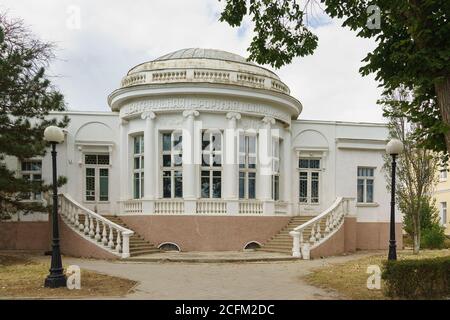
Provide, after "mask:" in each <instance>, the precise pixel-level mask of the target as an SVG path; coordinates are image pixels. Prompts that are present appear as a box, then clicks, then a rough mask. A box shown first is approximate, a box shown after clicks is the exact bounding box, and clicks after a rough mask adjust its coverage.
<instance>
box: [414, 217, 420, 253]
mask: <svg viewBox="0 0 450 320" xmlns="http://www.w3.org/2000/svg"><path fill="white" fill-rule="evenodd" d="M413 240H414V244H413V253H414V254H419V251H420V210H417V211H416V212H414V216H413Z"/></svg>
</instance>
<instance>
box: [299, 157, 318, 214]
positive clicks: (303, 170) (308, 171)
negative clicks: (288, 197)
mask: <svg viewBox="0 0 450 320" xmlns="http://www.w3.org/2000/svg"><path fill="white" fill-rule="evenodd" d="M301 161H308V167H301ZM311 161H319V164H318V167H317V168H316V167H312V166H311ZM297 170H298V180H297V181H298V187H299V189H298V197H297V200H298V202H299V204H300V205H320V203H321V199H322V192H321V186H322V174H321V172H322V158H320V157H299V158H298V166H297ZM302 174H304V175H306V179H303V180H306V196H305V197H301V191H302V190H301V186H300V184H301V183H300V182H301V181H302ZM313 175H316V176H317V179H313ZM313 182H317V197H313V196H312V192H313ZM301 198H306V201H301ZM313 198H314V199H317V201H315V202H313Z"/></svg>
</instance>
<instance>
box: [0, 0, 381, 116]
mask: <svg viewBox="0 0 450 320" xmlns="http://www.w3.org/2000/svg"><path fill="white" fill-rule="evenodd" d="M222 6H223V3H220V2H219V1H218V0H133V1H119V0H94V1H92V0H90V1H88V0H71V1H66V0H39V1H36V0H1V2H0V11H2V12H4V11H5V10H7V11H8V13H9V16H11V17H18V18H21V19H23V20H24V21H25V23H26V24H27V25H29V26H30V28H31V30H32V31H33V32H34V33H35V34H36V35H37V36H38V37H40V38H41V39H42V40H45V41H52V42H54V43H55V44H56V45H57V48H58V49H57V52H56V54H57V57H58V59H57V60H55V61H54V62H53V63H52V67H51V74H52V75H53V76H55V78H54V79H53V81H54V83H55V84H56V85H57V86H58V87H59V88H60V90H61V91H62V92H63V93H64V95H65V96H66V101H67V103H68V107H69V109H71V110H102V111H107V110H109V107H108V104H107V102H106V98H107V96H108V94H109V93H110V92H111V91H113V90H114V89H116V88H117V87H118V85H119V83H120V80H121V78H122V77H123V76H124V75H125V74H126V72H127V71H128V70H129V69H130V68H131V67H133V66H134V65H136V64H139V63H141V62H143V61H147V60H152V59H154V58H157V57H159V56H161V55H163V54H166V53H169V52H171V51H175V50H178V49H182V48H191V47H201V48H214V49H221V50H225V51H230V52H234V53H237V54H240V55H243V56H247V53H246V48H247V47H248V45H249V43H250V40H251V38H252V27H251V23H249V22H248V21H246V22H245V23H244V24H243V26H241V27H240V28H231V27H230V26H228V25H227V24H226V23H221V22H219V21H218V17H219V14H220V12H221V8H222ZM78 13H79V15H78ZM312 24H313V25H314V32H315V33H316V34H317V35H318V37H319V47H318V49H317V50H316V52H315V53H314V55H313V56H309V57H306V58H298V59H296V60H295V61H294V62H293V63H292V64H290V65H288V66H285V67H283V68H281V69H279V70H276V72H277V73H278V75H280V77H281V79H282V80H283V81H284V82H285V83H286V84H287V85H288V86H289V87H290V88H291V93H292V95H294V96H295V97H296V98H297V99H299V100H300V101H301V102H302V103H303V107H304V110H303V113H302V115H301V116H300V117H301V118H303V119H320V120H344V121H363V122H382V121H383V118H382V115H381V114H382V112H381V109H380V107H379V106H378V105H377V104H376V100H377V99H378V98H379V95H380V92H381V90H380V89H379V88H377V83H376V82H375V81H374V77H361V76H360V75H359V73H358V69H359V67H360V66H361V65H362V63H361V60H362V59H363V58H364V57H365V55H366V53H367V52H368V51H370V50H371V49H372V48H373V47H374V42H372V41H371V40H367V39H359V38H356V36H355V34H354V33H353V32H351V31H349V30H347V29H343V28H342V27H340V24H339V21H335V20H330V19H328V18H327V17H324V16H322V15H321V14H320V12H319V10H317V12H316V16H315V20H313V23H312Z"/></svg>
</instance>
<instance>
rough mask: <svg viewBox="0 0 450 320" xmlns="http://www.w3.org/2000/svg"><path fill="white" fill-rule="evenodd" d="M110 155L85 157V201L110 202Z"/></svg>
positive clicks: (87, 155)
mask: <svg viewBox="0 0 450 320" xmlns="http://www.w3.org/2000/svg"><path fill="white" fill-rule="evenodd" d="M109 163H110V162H109V154H85V155H84V165H85V171H84V179H85V185H84V189H85V192H84V195H85V196H84V197H85V198H84V199H85V201H100V202H102V201H109V168H108V166H109Z"/></svg>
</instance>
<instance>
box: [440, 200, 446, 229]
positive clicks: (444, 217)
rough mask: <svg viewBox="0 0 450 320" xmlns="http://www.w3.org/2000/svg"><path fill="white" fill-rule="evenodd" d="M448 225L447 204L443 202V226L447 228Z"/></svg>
mask: <svg viewBox="0 0 450 320" xmlns="http://www.w3.org/2000/svg"><path fill="white" fill-rule="evenodd" d="M446 223H447V202H441V224H442V225H443V226H445V225H446Z"/></svg>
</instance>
